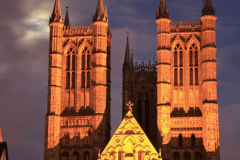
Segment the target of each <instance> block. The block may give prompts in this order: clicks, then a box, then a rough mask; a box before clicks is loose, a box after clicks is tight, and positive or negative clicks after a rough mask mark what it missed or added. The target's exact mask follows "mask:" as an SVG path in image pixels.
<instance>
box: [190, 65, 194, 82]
mask: <svg viewBox="0 0 240 160" xmlns="http://www.w3.org/2000/svg"><path fill="white" fill-rule="evenodd" d="M190 85H193V69H192V68H190Z"/></svg>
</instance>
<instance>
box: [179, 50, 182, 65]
mask: <svg viewBox="0 0 240 160" xmlns="http://www.w3.org/2000/svg"><path fill="white" fill-rule="evenodd" d="M179 66H180V67H182V66H183V52H182V51H180V52H179Z"/></svg>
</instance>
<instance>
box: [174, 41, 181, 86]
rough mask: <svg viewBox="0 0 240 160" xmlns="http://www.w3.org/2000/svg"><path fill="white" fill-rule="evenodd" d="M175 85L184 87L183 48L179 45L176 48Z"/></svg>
mask: <svg viewBox="0 0 240 160" xmlns="http://www.w3.org/2000/svg"><path fill="white" fill-rule="evenodd" d="M173 56H174V58H173V59H174V60H173V61H174V62H173V63H174V85H183V59H184V55H183V48H182V47H181V46H180V44H177V45H176V46H175V48H174V55H173ZM178 78H179V79H178Z"/></svg>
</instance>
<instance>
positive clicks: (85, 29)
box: [63, 24, 94, 36]
mask: <svg viewBox="0 0 240 160" xmlns="http://www.w3.org/2000/svg"><path fill="white" fill-rule="evenodd" d="M93 30H94V27H93V25H89V24H88V25H86V24H85V25H71V26H64V27H63V36H92V35H93V33H94V32H93Z"/></svg>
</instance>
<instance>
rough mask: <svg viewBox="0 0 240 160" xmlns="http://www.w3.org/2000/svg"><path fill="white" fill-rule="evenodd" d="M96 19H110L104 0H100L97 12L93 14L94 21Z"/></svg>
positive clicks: (105, 20)
mask: <svg viewBox="0 0 240 160" xmlns="http://www.w3.org/2000/svg"><path fill="white" fill-rule="evenodd" d="M95 21H104V22H107V21H108V15H107V7H106V6H105V9H104V5H103V1H102V0H98V4H97V9H96V13H95V14H94V15H93V22H95Z"/></svg>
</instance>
